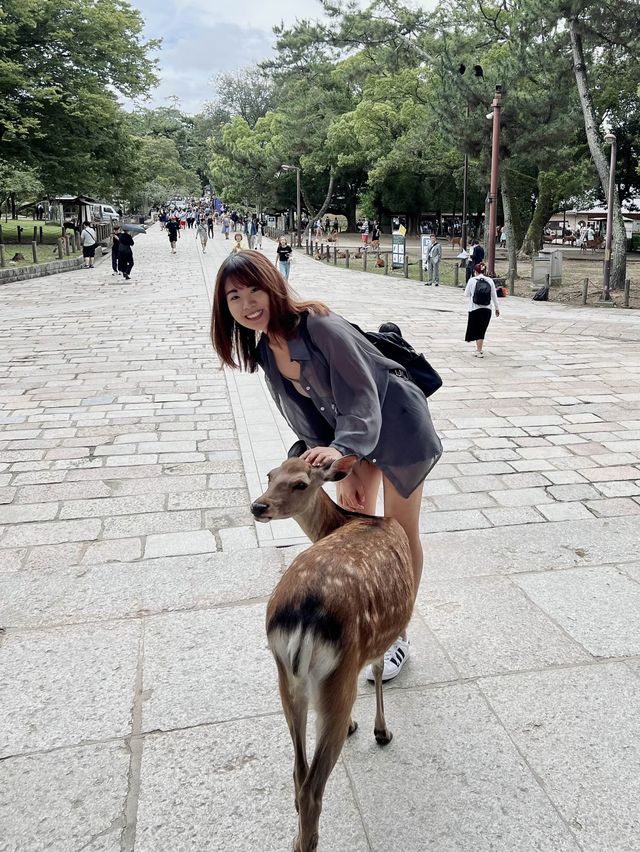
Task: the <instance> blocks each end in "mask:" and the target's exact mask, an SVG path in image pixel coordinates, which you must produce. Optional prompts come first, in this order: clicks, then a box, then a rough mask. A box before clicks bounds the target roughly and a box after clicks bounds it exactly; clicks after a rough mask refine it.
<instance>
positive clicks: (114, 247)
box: [111, 225, 122, 275]
mask: <svg viewBox="0 0 640 852" xmlns="http://www.w3.org/2000/svg"><path fill="white" fill-rule="evenodd" d="M111 236H112V237H113V239H112V241H111V268H112V269H113V272H112V273H111V274H112V275H118V274H119V273H118V249H119V248H120V237H121V236H122V234H121V233H120V225H114V226H113V234H112V235H111Z"/></svg>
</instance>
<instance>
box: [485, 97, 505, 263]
mask: <svg viewBox="0 0 640 852" xmlns="http://www.w3.org/2000/svg"><path fill="white" fill-rule="evenodd" d="M491 107H492V110H493V114H491V113H490V114H489V116H488V117H491V118H492V119H493V134H492V136H491V184H490V188H489V241H488V248H489V257H488V267H489V269H488V272H489V275H490V276H491V277H492V278H493V276H494V275H495V274H496V270H495V264H496V225H497V221H498V178H499V176H500V110H501V109H502V86H496V93H495V95H494V98H493V103H492V104H491Z"/></svg>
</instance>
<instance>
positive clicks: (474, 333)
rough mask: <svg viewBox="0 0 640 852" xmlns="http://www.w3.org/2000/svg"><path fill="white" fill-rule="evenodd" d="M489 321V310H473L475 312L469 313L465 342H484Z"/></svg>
mask: <svg viewBox="0 0 640 852" xmlns="http://www.w3.org/2000/svg"><path fill="white" fill-rule="evenodd" d="M490 320H491V308H475V310H473V311H469V318H468V319H467V333H466V334H465V336H464V339H465V341H466V342H467V343H470V342H471V341H472V340H484V336H485V334H486V333H487V328H488V327H489V321H490Z"/></svg>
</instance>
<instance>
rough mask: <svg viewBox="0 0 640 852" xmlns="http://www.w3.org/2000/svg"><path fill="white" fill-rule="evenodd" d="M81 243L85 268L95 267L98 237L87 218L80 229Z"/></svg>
mask: <svg viewBox="0 0 640 852" xmlns="http://www.w3.org/2000/svg"><path fill="white" fill-rule="evenodd" d="M80 245H81V246H82V257H83V258H84V268H85V269H93V258H94V257H95V256H96V246H97V245H98V238H97V236H96V232H95V231H94V229H93V228H92V227H91V223H90V222H89V221H88V220H87V221H85V222H84V223H83V225H82V230H81V231H80Z"/></svg>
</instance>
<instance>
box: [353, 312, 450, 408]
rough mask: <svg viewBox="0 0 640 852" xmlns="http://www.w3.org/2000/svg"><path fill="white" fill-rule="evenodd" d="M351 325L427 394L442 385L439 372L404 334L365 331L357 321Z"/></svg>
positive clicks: (429, 394)
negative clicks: (405, 372)
mask: <svg viewBox="0 0 640 852" xmlns="http://www.w3.org/2000/svg"><path fill="white" fill-rule="evenodd" d="M351 325H352V326H353V327H354V328H355V329H357V330H358V331H359V332H360V334H363V335H364V336H365V337H366V338H367V340H368V341H369V342H370V343H372V344H373V345H374V346H375V347H376V349H377V350H378V352H380V353H381V354H382V355H384V357H385V358H388V359H389V360H390V361H395V362H396V364H399V365H400V366H401V367H403V368H404V369H405V370H406V371H407V373H408V374H409V378H410V379H411V380H412V381H413V382H414V383H415V384H416V385H417V386H418V387H419V388H420V390H421V391H422V393H423V394H424V395H425V396H427V397H429V396H431V394H433V393H435V392H436V391H437V390H438V388H441V387H442V379H441V378H440V375H439V373H437V372H436V370H434V369H433V367H432V366H431V364H430V363H429V362H428V361H427V359H426V358H425V357H424V355H422V354H421V353H419V352H416V350H415V349H414V348H413V346H411V344H410V343H408V342H407V341H406V340H405V339H404V337H402V335H400V334H396V333H395V332H393V331H363V330H362V329H361V328H360V327H359V326H357V325H356V324H355V323H351Z"/></svg>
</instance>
